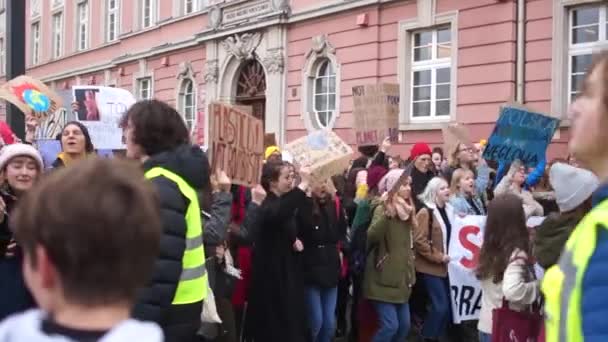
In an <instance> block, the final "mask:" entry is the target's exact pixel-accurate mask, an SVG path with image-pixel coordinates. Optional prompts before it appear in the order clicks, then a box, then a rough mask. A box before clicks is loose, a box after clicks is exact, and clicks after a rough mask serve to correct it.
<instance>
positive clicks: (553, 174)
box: [549, 163, 600, 212]
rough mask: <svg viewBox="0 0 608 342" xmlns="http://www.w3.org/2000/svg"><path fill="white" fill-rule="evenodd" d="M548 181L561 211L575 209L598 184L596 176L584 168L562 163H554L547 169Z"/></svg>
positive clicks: (589, 195)
mask: <svg viewBox="0 0 608 342" xmlns="http://www.w3.org/2000/svg"><path fill="white" fill-rule="evenodd" d="M549 182H550V183H551V186H552V187H553V189H554V190H555V198H556V201H557V206H558V207H559V210H560V211H561V212H568V211H572V210H574V209H576V207H578V206H579V205H581V204H582V203H583V202H585V201H586V200H587V199H588V198H589V197H591V195H592V194H593V192H594V191H595V190H596V189H597V188H598V186H599V185H600V182H599V180H598V179H597V177H596V176H595V175H594V174H593V173H591V172H590V171H587V170H585V169H580V168H577V167H574V166H571V165H568V164H564V163H555V164H553V166H551V170H549Z"/></svg>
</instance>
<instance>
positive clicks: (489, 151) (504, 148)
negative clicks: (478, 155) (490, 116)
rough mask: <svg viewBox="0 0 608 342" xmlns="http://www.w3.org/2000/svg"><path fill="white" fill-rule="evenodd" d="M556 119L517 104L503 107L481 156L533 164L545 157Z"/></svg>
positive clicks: (556, 124)
mask: <svg viewBox="0 0 608 342" xmlns="http://www.w3.org/2000/svg"><path fill="white" fill-rule="evenodd" d="M558 127H559V120H558V119H556V118H552V117H549V116H546V115H543V114H540V113H535V112H532V111H530V110H528V109H526V108H523V107H518V106H504V107H503V108H502V109H501V112H500V117H499V118H498V122H496V126H495V127H494V131H493V132H492V135H491V136H490V139H488V146H487V147H486V149H485V150H484V153H483V158H484V159H488V160H494V161H498V162H505V163H511V162H513V161H514V160H516V159H519V160H521V161H522V162H523V163H524V165H526V166H532V167H533V166H536V164H538V163H539V162H541V161H542V160H543V159H545V152H546V151H547V146H549V143H550V142H551V139H552V138H553V135H554V134H555V131H556V130H557V128H558Z"/></svg>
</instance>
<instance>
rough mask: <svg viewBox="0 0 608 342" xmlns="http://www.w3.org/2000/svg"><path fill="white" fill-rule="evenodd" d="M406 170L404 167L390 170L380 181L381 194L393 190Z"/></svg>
mask: <svg viewBox="0 0 608 342" xmlns="http://www.w3.org/2000/svg"><path fill="white" fill-rule="evenodd" d="M404 172H405V170H404V169H394V170H390V171H389V172H388V173H387V174H386V175H384V177H382V179H381V180H380V183H378V190H379V192H380V193H381V194H383V193H385V192H387V191H391V190H393V188H394V187H395V185H397V183H398V182H399V178H401V175H403V173H404Z"/></svg>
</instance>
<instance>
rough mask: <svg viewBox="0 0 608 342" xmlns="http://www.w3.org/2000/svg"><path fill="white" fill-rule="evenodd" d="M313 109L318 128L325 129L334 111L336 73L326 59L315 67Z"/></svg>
mask: <svg viewBox="0 0 608 342" xmlns="http://www.w3.org/2000/svg"><path fill="white" fill-rule="evenodd" d="M313 108H314V112H315V114H316V115H315V117H316V119H317V122H318V124H319V126H321V127H324V128H325V127H327V126H328V125H329V123H330V122H331V121H332V118H333V116H334V112H335V110H336V72H335V71H334V67H333V66H332V64H331V61H330V60H329V59H326V58H325V59H323V60H322V61H320V62H319V64H318V67H317V74H316V77H315V84H314V98H313Z"/></svg>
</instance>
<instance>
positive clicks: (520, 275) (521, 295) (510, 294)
mask: <svg viewBox="0 0 608 342" xmlns="http://www.w3.org/2000/svg"><path fill="white" fill-rule="evenodd" d="M515 258H518V259H515ZM521 258H523V260H522V259H521ZM527 259H528V255H527V254H526V253H525V252H523V251H521V250H519V249H516V250H515V251H514V252H513V254H511V260H513V261H511V262H510V263H509V264H508V265H507V269H506V270H505V273H504V276H503V280H502V282H500V283H498V284H494V282H493V280H492V279H484V280H482V281H481V289H482V292H483V294H482V299H481V313H480V315H479V324H478V325H477V329H478V330H479V331H481V332H483V333H486V334H491V333H492V310H494V309H496V308H499V307H501V306H502V299H503V297H504V298H505V299H506V300H507V301H508V302H509V307H510V308H511V309H513V310H517V311H521V310H524V309H527V308H528V307H529V305H530V304H532V303H534V302H535V301H536V300H537V299H538V298H539V295H540V290H539V281H538V280H533V281H529V282H526V279H531V278H530V276H531V275H530V268H529V267H528V266H527V264H526V261H524V260H527Z"/></svg>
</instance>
